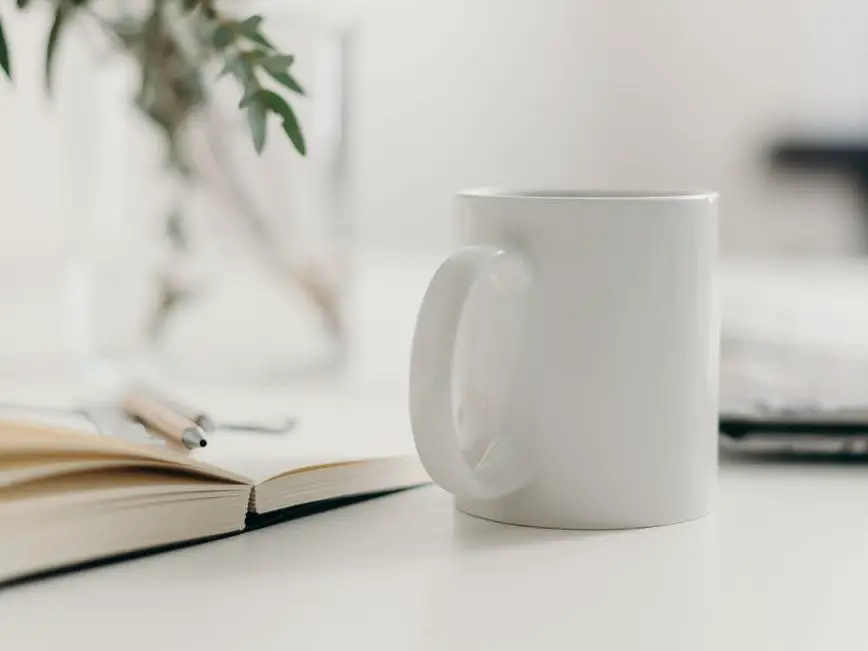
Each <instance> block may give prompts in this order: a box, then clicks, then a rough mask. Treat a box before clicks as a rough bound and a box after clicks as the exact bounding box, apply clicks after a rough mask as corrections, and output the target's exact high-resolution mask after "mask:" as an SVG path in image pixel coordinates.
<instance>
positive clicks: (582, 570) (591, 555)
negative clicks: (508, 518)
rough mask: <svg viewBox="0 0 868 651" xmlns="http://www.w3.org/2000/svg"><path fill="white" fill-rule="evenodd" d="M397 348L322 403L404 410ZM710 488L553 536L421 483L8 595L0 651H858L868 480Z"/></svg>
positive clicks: (376, 353)
mask: <svg viewBox="0 0 868 651" xmlns="http://www.w3.org/2000/svg"><path fill="white" fill-rule="evenodd" d="M408 282H409V281H408ZM414 282H415V281H414ZM411 284H412V283H411ZM408 286H409V285H408ZM414 291H415V289H414ZM392 295H393V296H395V294H392ZM407 301H408V302H411V303H412V299H410V298H407ZM412 307H415V305H412ZM407 309H408V311H409V312H412V310H411V309H410V308H407ZM411 321H412V314H410V315H409V316H408V317H407V318H403V317H402V318H401V319H398V320H397V321H396V323H398V324H399V325H400V328H404V327H405V326H409V322H411ZM407 336H409V335H408V332H407V331H406V330H403V329H402V330H401V336H400V337H395V338H389V342H388V343H387V342H386V341H385V340H383V341H382V343H381V344H376V345H374V344H372V345H371V346H370V347H368V348H366V349H364V350H366V352H364V354H363V355H362V357H365V356H367V357H366V359H367V362H366V363H367V364H373V366H370V368H372V369H373V370H371V371H370V373H364V372H359V374H358V375H355V374H354V373H350V375H349V378H350V379H347V380H345V381H344V383H342V384H341V385H340V387H339V388H336V389H335V391H338V392H341V391H348V392H353V393H356V394H358V395H373V394H374V393H375V392H378V391H379V392H380V393H381V396H382V399H383V400H384V404H387V403H390V402H391V404H393V405H394V407H395V409H396V410H399V407H400V405H401V404H402V400H403V396H402V394H401V391H402V384H401V379H400V378H402V377H403V375H402V374H403V368H402V365H403V357H402V354H403V353H401V352H400V350H401V349H402V347H403V346H405V344H406V337H407ZM377 346H381V348H377ZM389 351H391V352H389ZM389 355H394V357H388V356H389ZM387 359H391V361H389V362H388V363H387ZM376 361H380V362H382V364H381V365H380V366H377V365H376V363H375V362H376ZM399 362H400V363H399ZM366 377H368V378H376V381H373V380H372V381H369V382H364V381H363V379H364V378H366ZM353 378H355V379H353ZM376 387H379V388H376ZM323 390H326V389H323ZM18 391H19V393H20V392H21V391H22V389H21V388H20V387H19V388H18ZM281 395H282V394H281V393H280V392H279V391H278V390H274V391H272V392H268V393H265V394H259V395H258V396H257V397H256V398H255V401H256V402H257V404H265V403H269V402H270V403H271V404H276V405H277V404H279V405H281V406H283V404H284V403H283V402H282V400H283V399H284V398H285V396H284V398H281ZM239 399H240V398H239ZM251 400H253V398H252V397H251ZM396 413H397V412H396ZM719 493H720V494H719V499H718V505H717V510H716V513H715V514H714V515H713V516H711V517H708V518H705V519H703V520H699V521H696V522H692V523H687V524H683V525H677V526H672V527H664V528H658V529H646V530H640V531H626V532H561V531H543V530H533V529H525V528H520V527H511V526H505V525H499V524H494V523H489V522H485V521H481V520H476V519H474V518H471V517H469V516H465V515H462V514H458V513H456V512H455V511H454V510H453V509H452V506H451V501H450V499H449V498H448V496H446V495H445V494H444V493H443V492H441V491H440V490H439V489H437V488H434V487H428V488H423V489H418V490H414V491H410V492H406V493H402V494H398V495H393V496H389V497H386V498H382V499H379V500H376V501H371V502H366V503H363V504H359V505H355V506H352V507H349V508H345V509H342V510H338V511H332V512H328V513H324V514H320V515H317V516H314V517H311V518H308V519H305V520H298V521H295V522H290V523H285V524H282V525H277V526H275V527H272V528H270V529H265V530H260V531H257V532H252V533H249V534H246V535H243V536H238V537H235V538H231V539H226V540H222V541H218V542H213V543H209V544H205V545H200V546H197V547H192V548H187V549H182V550H177V551H174V552H170V553H167V554H162V555H159V556H150V557H145V558H141V559H138V560H134V561H130V562H126V563H122V564H115V565H111V566H106V567H102V568H97V569H93V570H89V571H86V572H82V573H78V574H71V575H64V576H60V577H56V578H52V579H48V580H44V581H39V582H34V583H30V584H24V585H20V586H17V587H13V588H11V589H7V590H2V591H0V648H2V649H3V650H4V651H5V650H6V649H9V650H10V651H25V650H28V649H54V648H76V649H77V648H82V649H88V651H103V650H105V651H116V650H118V649H124V650H128V651H138V650H142V651H155V650H157V649H180V650H185V651H186V650H189V649H200V648H201V649H209V650H214V651H216V650H218V649H232V650H238V649H251V650H256V651H265V650H270V649H275V650H280V651H287V650H289V649H292V650H299V651H310V650H311V649H400V650H406V649H449V650H450V651H453V650H459V649H522V650H525V649H555V648H573V649H595V650H596V649H661V650H665V651H675V650H680V649H685V650H690V651H697V650H701V649H720V650H726V651H731V650H732V649H788V650H798V649H812V650H813V649H836V650H837V649H859V650H860V651H861V650H863V649H865V648H866V645H868V628H866V625H865V623H864V622H865V605H866V604H868V467H866V466H864V465H857V464H850V465H828V464H820V463H778V464H758V463H746V462H734V461H731V460H724V463H723V465H722V468H721V483H720V491H719Z"/></svg>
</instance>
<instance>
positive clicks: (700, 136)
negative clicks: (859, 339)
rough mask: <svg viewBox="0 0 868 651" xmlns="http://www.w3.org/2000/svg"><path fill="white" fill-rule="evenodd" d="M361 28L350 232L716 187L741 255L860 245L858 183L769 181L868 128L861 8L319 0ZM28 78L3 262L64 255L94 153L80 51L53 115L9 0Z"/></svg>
mask: <svg viewBox="0 0 868 651" xmlns="http://www.w3.org/2000/svg"><path fill="white" fill-rule="evenodd" d="M300 4H303V5H309V6H316V7H318V8H319V9H322V8H323V6H325V8H326V9H327V10H328V11H330V12H332V13H334V14H335V15H337V16H340V17H342V18H344V19H348V20H349V22H350V23H352V24H354V25H355V28H356V30H357V36H358V38H357V42H356V64H357V71H356V97H355V106H354V116H353V125H352V126H353V127H354V134H353V136H354V138H353V143H352V144H353V151H352V172H353V181H354V185H353V195H354V199H355V203H354V207H355V212H356V221H357V225H358V226H357V230H358V232H359V237H360V238H362V239H364V240H366V241H372V242H376V243H378V244H381V245H389V246H399V247H404V248H412V247H426V246H437V247H442V246H445V245H446V243H447V242H448V239H449V227H448V205H449V195H450V194H451V193H452V192H454V191H455V190H457V189H459V188H461V187H465V186H471V185H479V184H497V185H523V186H529V185H539V184H544V185H556V186H594V185H600V184H608V185H641V186H646V187H652V186H678V187H683V186H706V187H713V188H715V189H719V190H721V191H722V193H723V196H724V204H723V205H724V215H725V220H724V244H725V246H726V247H727V248H728V249H730V250H757V249H769V248H789V249H797V250H853V249H854V247H855V246H856V245H857V244H858V238H857V237H856V234H857V233H858V229H857V225H856V220H855V215H856V213H857V212H858V210H859V209H860V207H859V205H858V203H857V199H856V197H855V195H854V194H853V192H852V188H851V187H849V186H848V185H847V184H846V183H844V182H842V181H840V180H838V179H835V178H821V179H816V178H814V177H810V181H809V182H805V179H804V178H789V177H788V178H781V177H773V176H771V175H770V174H769V173H768V172H767V169H766V164H765V162H764V161H763V158H762V154H763V146H764V144H765V142H766V141H767V140H768V139H769V138H771V137H773V136H775V135H777V134H778V133H781V132H783V130H785V129H788V128H796V127H799V126H801V125H810V126H814V125H819V126H829V125H834V124H837V123H838V122H839V121H843V122H845V123H848V124H850V125H853V126H854V127H857V128H859V129H865V128H866V127H868V41H866V40H865V39H864V34H865V33H866V31H865V27H866V25H868V5H866V4H865V3H864V2H861V1H860V0H825V1H824V2H822V3H820V2H816V1H815V0H765V1H764V2H756V0H729V1H728V2H720V1H718V0H656V1H655V2H636V1H635V0H536V1H534V2H531V1H530V0H437V1H436V2H435V1H433V0H432V1H425V2H422V1H419V0H365V1H364V2H350V1H349V0H328V1H324V0H320V1H319V2H313V1H312V0H310V1H308V2H303V3H300ZM0 11H2V13H3V16H4V19H5V20H6V22H7V23H8V25H7V27H11V31H12V34H11V36H12V41H13V48H14V51H13V55H14V56H15V58H16V63H17V64H18V65H17V67H18V68H19V70H18V72H19V74H18V80H17V81H16V85H15V88H14V89H13V88H11V87H8V86H5V85H3V84H0V196H2V201H3V203H2V204H0V251H2V253H3V255H4V256H8V255H9V253H10V252H16V253H18V254H21V253H22V252H26V251H33V250H38V249H41V250H43V251H45V250H48V251H55V250H56V251H62V250H63V248H64V246H67V245H68V243H69V242H70V241H72V240H74V239H75V232H74V224H75V222H74V221H72V220H73V219H74V217H75V214H79V213H81V212H82V211H87V210H88V209H89V208H88V206H90V205H92V204H91V203H89V202H91V201H92V197H90V196H89V193H90V188H92V187H94V183H95V180H94V174H95V173H96V172H95V170H96V169H97V168H96V167H94V166H95V165H96V161H95V160H94V158H95V157H96V156H97V154H96V152H95V151H94V149H93V146H92V138H91V137H90V136H89V134H92V133H93V129H95V128H96V127H95V126H94V125H93V121H94V118H93V113H92V111H91V110H90V108H89V107H90V106H91V105H90V104H89V100H90V99H91V97H93V93H94V92H96V91H95V90H94V87H95V86H97V87H98V83H97V79H96V77H95V75H94V73H93V71H92V67H91V65H90V63H89V61H90V60H89V58H88V55H87V54H86V53H85V52H84V50H85V48H84V45H83V44H82V43H67V44H66V47H65V49H64V52H63V53H62V54H63V59H64V60H63V70H62V71H61V77H60V80H61V87H60V94H59V95H60V97H59V100H60V101H59V102H58V105H57V106H56V107H55V108H54V110H52V109H50V108H47V107H46V106H45V103H44V102H43V100H42V97H41V80H40V76H39V75H40V69H41V49H42V42H43V40H44V35H45V33H46V31H47V27H48V22H47V19H46V18H45V17H44V16H38V15H34V16H28V17H26V18H23V19H22V18H21V17H19V16H17V15H14V13H13V11H12V3H11V2H9V1H8V0H3V3H2V4H0Z"/></svg>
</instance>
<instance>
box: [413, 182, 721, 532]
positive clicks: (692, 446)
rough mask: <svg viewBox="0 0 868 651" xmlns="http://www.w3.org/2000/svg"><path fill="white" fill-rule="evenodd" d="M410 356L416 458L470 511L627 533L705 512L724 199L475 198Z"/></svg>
mask: <svg viewBox="0 0 868 651" xmlns="http://www.w3.org/2000/svg"><path fill="white" fill-rule="evenodd" d="M457 216H458V224H459V228H460V229H461V231H462V232H463V233H464V234H465V238H464V239H465V240H466V242H467V246H466V247H465V248H462V249H460V250H459V251H457V252H456V253H454V254H453V255H451V256H450V257H449V258H448V259H447V260H446V261H445V262H444V263H443V265H442V266H441V267H440V269H439V270H438V271H437V273H436V274H435V275H434V277H433V279H432V280H431V284H430V286H429V288H428V291H427V293H426V294H425V298H424V301H423V304H422V307H421V310H420V313H419V319H418V322H417V325H416V334H415V337H414V341H413V355H412V368H411V377H410V412H411V413H410V415H411V420H412V425H413V433H414V437H415V441H416V447H417V449H418V451H419V455H420V457H421V460H422V463H423V464H424V466H425V468H426V470H427V471H428V473H429V474H430V475H431V477H432V479H434V481H435V482H437V483H438V484H440V485H441V486H442V487H443V488H445V489H446V490H448V491H450V492H452V493H454V494H455V496H456V504H457V506H458V508H459V509H461V510H462V511H465V512H467V513H470V514H473V515H477V516H480V517H483V518H488V519H491V520H498V521H503V522H511V523H515V524H524V525H532V526H541V527H559V528H575V529H615V528H618V529H620V528H631V527H646V526H654V525H662V524H670V523H675V522H681V521H684V520H690V519H693V518H697V517H700V516H702V515H704V514H705V513H707V512H708V510H709V502H710V499H711V495H712V492H713V490H714V486H715V484H716V477H717V376H718V340H719V326H718V316H717V308H716V294H715V283H714V269H715V264H716V257H717V195H716V194H714V193H709V192H661V193H653V192H652V193H640V192H635V193H634V192H598V193H597V192H542V191H541V192H499V191H491V190H482V191H473V192H465V193H462V194H461V195H459V196H458V198H457Z"/></svg>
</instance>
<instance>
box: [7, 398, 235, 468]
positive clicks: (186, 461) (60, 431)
mask: <svg viewBox="0 0 868 651" xmlns="http://www.w3.org/2000/svg"><path fill="white" fill-rule="evenodd" d="M79 418H81V420H79ZM87 421H88V419H87V417H83V416H82V417H78V416H77V415H76V414H70V415H68V416H64V415H63V414H58V415H56V416H55V415H45V418H43V414H41V413H39V412H33V413H30V414H26V413H16V412H14V411H11V410H0V485H2V484H3V477H2V475H3V472H4V463H3V462H4V460H10V461H14V462H15V464H17V465H19V466H20V465H21V464H22V463H27V462H28V460H29V462H30V463H31V465H33V466H39V465H41V460H43V459H47V458H51V459H53V460H54V461H53V462H54V464H55V466H56V468H57V473H65V472H71V471H74V470H76V467H77V465H80V464H82V463H84V464H85V465H88V463H89V462H90V461H94V460H101V461H102V462H103V463H101V464H100V465H101V466H105V467H110V466H111V465H112V464H111V463H110V461H111V460H112V459H114V460H117V461H118V463H119V464H121V465H124V466H130V465H131V464H130V463H129V462H140V463H141V465H142V466H143V467H150V466H153V465H154V463H152V462H156V463H157V464H162V465H171V466H175V467H177V468H178V469H179V470H185V471H191V473H192V474H195V475H202V476H207V477H211V478H213V479H219V480H226V481H229V482H231V483H245V484H246V483H250V482H249V480H247V478H246V477H243V476H240V475H237V474H235V473H232V472H231V471H226V470H223V469H222V468H217V467H213V466H210V465H208V464H207V463H204V462H202V461H199V460H197V459H196V458H195V457H194V456H193V455H191V454H189V452H188V451H187V450H186V449H183V448H181V447H180V446H175V445H165V442H164V441H159V442H155V443H154V444H151V443H149V439H150V438H151V437H150V436H144V437H141V440H132V439H130V438H124V437H123V436H112V435H107V433H103V432H100V431H99V430H98V429H97V428H96V427H95V426H94V425H93V424H92V423H91V424H90V425H88V424H87Z"/></svg>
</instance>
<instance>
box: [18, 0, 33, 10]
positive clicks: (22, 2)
mask: <svg viewBox="0 0 868 651" xmlns="http://www.w3.org/2000/svg"><path fill="white" fill-rule="evenodd" d="M16 4H17V5H18V8H19V9H27V5H29V4H30V0H17V1H16Z"/></svg>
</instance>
